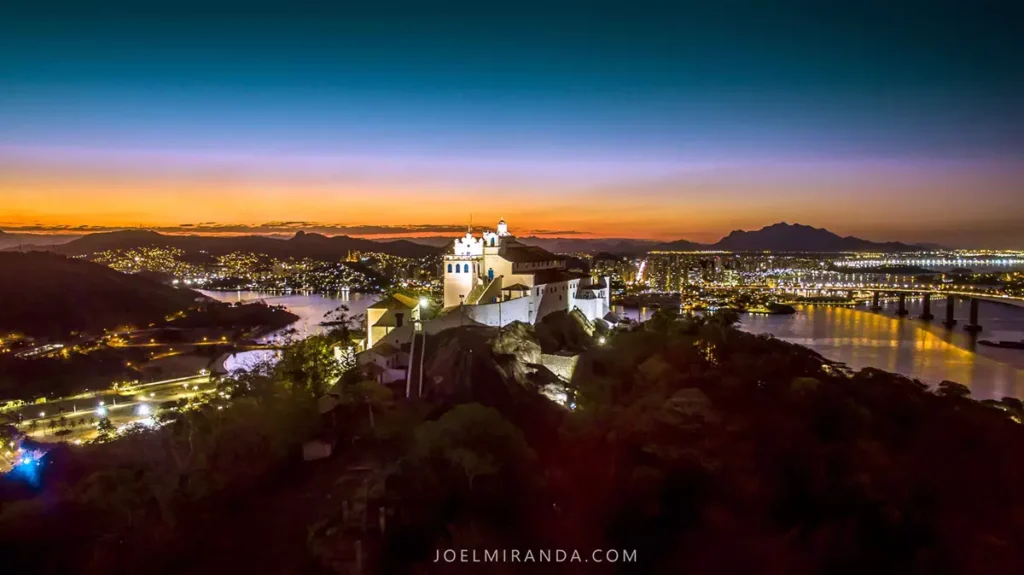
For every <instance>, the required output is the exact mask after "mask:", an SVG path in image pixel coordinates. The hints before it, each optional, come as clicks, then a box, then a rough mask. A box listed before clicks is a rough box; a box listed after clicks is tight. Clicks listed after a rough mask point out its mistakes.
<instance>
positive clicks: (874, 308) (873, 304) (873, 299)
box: [871, 291, 882, 311]
mask: <svg viewBox="0 0 1024 575" xmlns="http://www.w3.org/2000/svg"><path fill="white" fill-rule="evenodd" d="M880 309H882V306H880V305H878V292H877V291H873V292H871V311H878V310H880Z"/></svg>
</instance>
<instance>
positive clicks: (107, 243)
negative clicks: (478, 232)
mask: <svg viewBox="0 0 1024 575" xmlns="http://www.w3.org/2000/svg"><path fill="white" fill-rule="evenodd" d="M146 246H158V247H173V248H178V249H181V250H184V251H186V252H190V253H195V252H200V251H201V252H205V253H208V254H211V255H223V254H228V253H231V252H236V251H238V252H253V253H263V254H267V255H269V256H273V257H279V258H284V257H295V258H304V257H306V258H312V259H318V260H327V261H336V260H340V259H343V258H344V257H345V256H346V255H347V254H348V252H349V251H364V252H383V253H387V254H391V255H396V256H403V257H411V258H420V257H425V256H428V255H432V254H435V253H438V251H437V249H435V248H431V247H429V246H423V245H420V244H415V243H412V242H410V241H407V240H396V241H389V242H376V241H373V240H366V239H361V238H353V237H349V236H332V237H328V236H324V235H321V234H313V233H305V232H301V231H300V232H298V233H296V234H295V236H293V237H292V238H290V239H278V238H272V237H266V236H227V237H225V236H199V235H184V236H178V235H164V234H160V233H157V232H153V231H147V230H127V231H118V232H105V233H98V234H90V235H87V236H84V237H81V238H79V239H77V240H74V241H71V242H68V243H66V244H62V245H58V246H48V247H46V248H35V249H45V250H47V251H52V252H56V253H59V254H63V255H69V256H84V255H91V254H94V253H96V252H103V251H107V250H118V249H121V250H124V249H132V248H139V247H146Z"/></svg>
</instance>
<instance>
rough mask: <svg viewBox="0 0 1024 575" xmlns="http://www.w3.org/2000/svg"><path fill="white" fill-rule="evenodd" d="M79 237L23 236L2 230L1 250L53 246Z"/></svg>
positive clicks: (62, 235)
mask: <svg viewBox="0 0 1024 575" xmlns="http://www.w3.org/2000/svg"><path fill="white" fill-rule="evenodd" d="M79 237H81V236H79V235H67V234H22V233H12V232H5V231H3V230H0V250H3V249H18V248H21V247H28V246H51V245H56V244H63V243H67V242H69V241H71V240H74V239H77V238H79Z"/></svg>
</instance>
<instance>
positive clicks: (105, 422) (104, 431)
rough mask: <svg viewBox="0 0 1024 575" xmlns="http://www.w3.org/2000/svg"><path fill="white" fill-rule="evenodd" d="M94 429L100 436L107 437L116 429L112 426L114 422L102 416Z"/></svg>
mask: <svg viewBox="0 0 1024 575" xmlns="http://www.w3.org/2000/svg"><path fill="white" fill-rule="evenodd" d="M96 431H98V432H99V437H100V438H102V439H109V438H110V436H111V435H113V434H114V432H115V431H116V430H115V428H114V424H113V423H111V422H110V418H108V417H104V418H102V419H100V421H99V423H97V424H96Z"/></svg>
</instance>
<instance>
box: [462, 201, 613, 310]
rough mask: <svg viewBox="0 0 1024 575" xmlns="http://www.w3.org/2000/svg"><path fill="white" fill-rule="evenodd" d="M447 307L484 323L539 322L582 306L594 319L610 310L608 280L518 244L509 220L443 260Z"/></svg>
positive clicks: (464, 243) (470, 239) (468, 235)
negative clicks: (571, 268) (567, 267)
mask: <svg viewBox="0 0 1024 575" xmlns="http://www.w3.org/2000/svg"><path fill="white" fill-rule="evenodd" d="M442 265H443V272H444V306H445V308H454V307H456V306H463V313H464V314H465V315H466V316H468V317H470V318H472V319H473V320H475V321H477V322H479V323H482V324H484V325H491V326H502V325H506V324H508V323H510V322H512V321H522V322H526V323H531V324H532V323H536V322H537V321H539V320H540V319H541V318H543V317H544V316H545V315H547V314H549V313H553V312H556V311H566V312H571V311H572V310H574V309H578V310H579V311H580V312H581V313H583V315H585V316H586V317H587V319H589V320H591V321H593V320H595V319H599V318H602V317H604V315H605V314H607V313H608V311H609V310H610V309H611V306H610V301H611V300H610V297H611V294H610V293H609V289H608V280H607V278H602V279H596V278H591V277H589V276H586V275H583V274H578V273H571V272H567V271H566V270H565V260H564V259H563V258H561V257H559V256H556V255H554V254H552V253H549V252H547V251H545V250H543V249H540V248H537V247H534V246H528V245H525V244H522V243H520V242H518V241H517V240H516V239H515V236H513V235H512V234H510V233H509V231H508V225H507V224H506V223H505V221H504V220H502V221H500V222H498V227H497V231H494V232H491V231H486V232H484V233H483V234H482V235H481V236H480V237H475V236H473V234H472V233H470V232H467V233H466V235H465V236H464V237H462V238H459V239H457V240H456V241H455V244H454V246H453V248H452V251H451V253H449V254H447V255H446V256H445V258H444V263H443V264H442Z"/></svg>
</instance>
